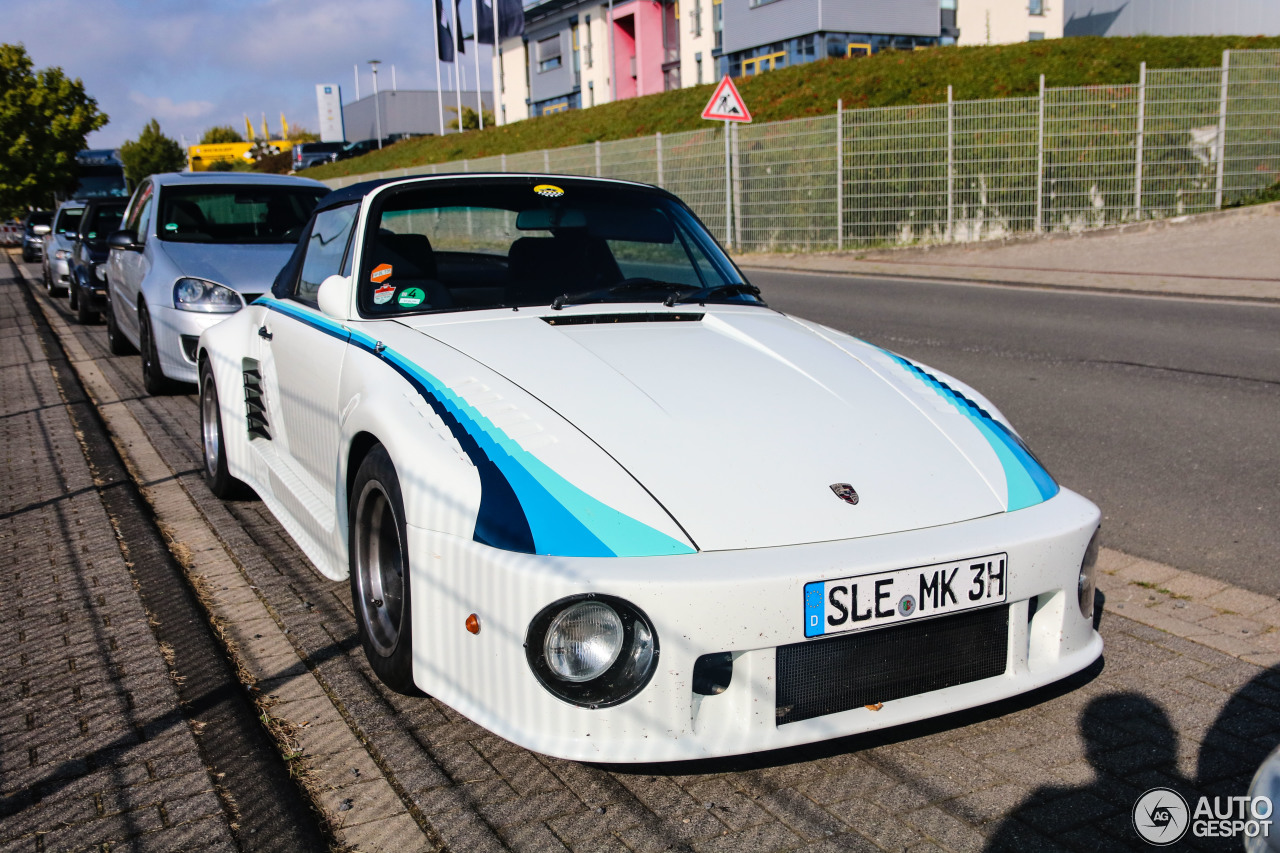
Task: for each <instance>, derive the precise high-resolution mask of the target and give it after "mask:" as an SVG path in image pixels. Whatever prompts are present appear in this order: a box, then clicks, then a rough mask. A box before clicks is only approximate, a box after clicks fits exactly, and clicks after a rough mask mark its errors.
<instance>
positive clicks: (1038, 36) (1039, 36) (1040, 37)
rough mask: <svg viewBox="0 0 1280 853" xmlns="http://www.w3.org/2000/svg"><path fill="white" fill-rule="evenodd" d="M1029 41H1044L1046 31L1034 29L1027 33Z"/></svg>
mask: <svg viewBox="0 0 1280 853" xmlns="http://www.w3.org/2000/svg"><path fill="white" fill-rule="evenodd" d="M1027 41H1044V33H1041V32H1036V31H1035V30H1032V31H1031V32H1029V33H1027Z"/></svg>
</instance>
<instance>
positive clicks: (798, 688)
mask: <svg viewBox="0 0 1280 853" xmlns="http://www.w3.org/2000/svg"><path fill="white" fill-rule="evenodd" d="M1008 649H1009V608H1008V607H1007V606H1004V607H989V608H985V609H983V610H971V611H969V612H966V613H957V614H955V615H954V616H940V617H938V618H936V619H925V620H923V621H919V622H908V623H907V624H905V625H898V626H896V627H893V628H882V629H880V630H878V631H866V632H860V633H856V634H847V635H845V636H842V637H831V638H829V639H825V640H810V641H809V642H807V643H793V644H792V645H789V646H779V647H778V662H777V676H778V677H777V684H778V702H777V715H778V725H783V724H784V723H795V722H799V721H800V720H808V719H811V718H813V717H821V716H823V715H824V714H834V713H836V712H838V711H847V710H849V709H850V708H858V707H861V706H863V705H874V704H875V703H877V702H890V701H892V700H894V699H901V698H902V697H904V696H915V695H917V694H920V693H928V692H929V691H930V690H941V689H942V688H944V687H954V686H955V685H957V684H967V683H969V682H970V681H978V680H979V679H982V678H991V677H992V676H995V675H1000V674H1001V673H1003V672H1004V670H1005V663H1006V661H1007V659H1008Z"/></svg>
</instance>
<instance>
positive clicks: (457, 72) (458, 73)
mask: <svg viewBox="0 0 1280 853" xmlns="http://www.w3.org/2000/svg"><path fill="white" fill-rule="evenodd" d="M448 2H449V3H450V5H452V6H453V95H454V98H455V99H456V100H457V102H458V133H462V58H461V57H460V56H458V46H459V45H460V44H462V30H461V29H459V27H461V26H462V20H461V19H460V18H459V17H458V0H448Z"/></svg>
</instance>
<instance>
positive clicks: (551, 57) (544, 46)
mask: <svg viewBox="0 0 1280 853" xmlns="http://www.w3.org/2000/svg"><path fill="white" fill-rule="evenodd" d="M560 64H561V62H560V34H559V33H556V34H555V35H553V36H552V37H551V38H549V39H542V40H541V41H539V42H538V73H539V74H541V73H542V72H544V71H554V70H555V69H557V68H559V67H560Z"/></svg>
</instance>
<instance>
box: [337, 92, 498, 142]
mask: <svg viewBox="0 0 1280 853" xmlns="http://www.w3.org/2000/svg"><path fill="white" fill-rule="evenodd" d="M480 97H481V100H482V101H483V103H484V108H485V109H486V110H492V109H493V93H492V92H486V91H481V93H480ZM375 98H376V99H377V108H376V109H375V107H374V99H375ZM461 98H462V106H463V107H465V108H470V109H472V110H474V109H475V108H476V92H475V89H472V90H471V91H469V92H462V93H461ZM439 99H443V100H444V105H443V106H444V127H441V126H440V113H441V109H440V104H439ZM457 117H458V95H457V94H455V93H454V92H435V91H432V90H410V89H400V90H394V89H393V90H389V91H386V92H379V93H378V94H377V95H376V96H375V95H367V96H365V97H363V98H361V99H360V100H358V101H352V102H351V103H349V104H344V105H343V107H342V123H343V127H344V129H345V131H346V135H347V141H348V142H359V141H360V140H362V139H377V138H378V125H379V124H381V126H382V135H383V136H384V137H387V136H394V135H397V134H432V135H436V136H441V135H443V134H445V133H457V132H458V131H457V130H455V129H454V128H451V127H449V122H451V121H454V120H455V119H456V118H457Z"/></svg>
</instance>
